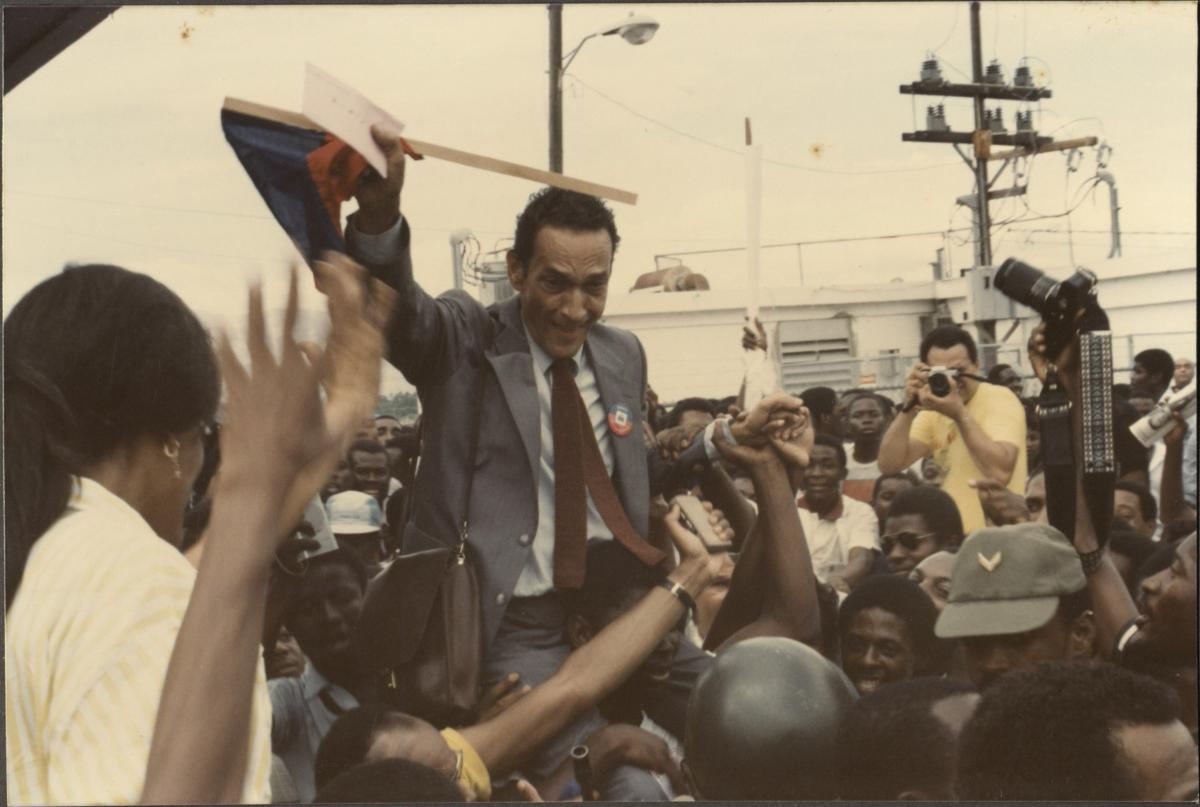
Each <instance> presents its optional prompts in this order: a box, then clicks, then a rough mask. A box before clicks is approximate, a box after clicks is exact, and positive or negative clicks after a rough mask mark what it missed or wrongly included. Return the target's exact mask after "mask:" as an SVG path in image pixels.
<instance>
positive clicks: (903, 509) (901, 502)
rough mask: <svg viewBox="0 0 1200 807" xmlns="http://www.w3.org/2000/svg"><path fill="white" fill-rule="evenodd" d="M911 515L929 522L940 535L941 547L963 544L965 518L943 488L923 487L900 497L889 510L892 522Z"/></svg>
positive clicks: (903, 492) (908, 491)
mask: <svg viewBox="0 0 1200 807" xmlns="http://www.w3.org/2000/svg"><path fill="white" fill-rule="evenodd" d="M909 515H918V516H921V517H922V518H924V519H925V525H926V526H927V527H929V529H930V530H932V531H933V532H935V533H937V542H938V546H939V547H944V546H946V545H952V546H957V545H959V544H961V543H962V540H963V537H964V533H963V522H962V515H961V514H960V513H959V512H958V505H956V504H955V503H954V499H953V497H951V496H950V494H949V493H947V492H946V491H944V490H942V489H941V488H938V487H934V486H933V485H920V486H918V487H915V488H909V489H908V490H902V491H900V492H899V493H897V494H896V498H894V499H892V508H891V509H890V510H888V518H895V517H896V516H909ZM880 527H883V525H882V524H881V525H880Z"/></svg>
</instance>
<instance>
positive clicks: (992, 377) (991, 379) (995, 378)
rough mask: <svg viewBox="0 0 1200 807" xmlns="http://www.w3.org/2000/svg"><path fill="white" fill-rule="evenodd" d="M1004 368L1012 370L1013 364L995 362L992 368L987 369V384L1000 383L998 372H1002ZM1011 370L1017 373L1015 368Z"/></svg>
mask: <svg viewBox="0 0 1200 807" xmlns="http://www.w3.org/2000/svg"><path fill="white" fill-rule="evenodd" d="M1005 370H1013V366H1012V365H1011V364H997V365H996V366H994V367H992V369H990V370H988V373H987V380H988V383H989V384H999V383H1000V374H1001V373H1003V372H1004V371H1005ZM1013 372H1014V373H1017V371H1016V370H1013ZM1017 375H1020V373H1017Z"/></svg>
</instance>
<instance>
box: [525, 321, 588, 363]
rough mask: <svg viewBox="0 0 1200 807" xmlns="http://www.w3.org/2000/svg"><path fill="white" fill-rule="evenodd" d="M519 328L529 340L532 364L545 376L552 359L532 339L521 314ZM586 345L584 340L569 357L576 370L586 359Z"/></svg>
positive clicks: (552, 361)
mask: <svg viewBox="0 0 1200 807" xmlns="http://www.w3.org/2000/svg"><path fill="white" fill-rule="evenodd" d="M521 329H522V330H523V331H525V340H526V341H527V342H529V352H530V354H531V355H532V356H533V366H534V367H536V368H537V371H538V372H539V373H541V375H542V377H543V378H545V377H546V373H547V372H548V371H549V370H550V365H551V364H553V363H554V359H552V358H550V355H549V354H548V353H546V351H544V350H542V346H541V345H539V344H538V343H537V342H536V341H534V339H533V337H531V336H530V335H529V328H527V327H526V326H525V317H523V316H522V317H521ZM586 345H587V342H586V341H585V342H584V344H583V346H581V347H580V348H579V350H577V351H575V355H574V356H572V357H571V358H572V359H574V360H575V368H576V371H578V370H582V369H583V368H584V362H586V361H587V355H586V351H585V350H584V347H586Z"/></svg>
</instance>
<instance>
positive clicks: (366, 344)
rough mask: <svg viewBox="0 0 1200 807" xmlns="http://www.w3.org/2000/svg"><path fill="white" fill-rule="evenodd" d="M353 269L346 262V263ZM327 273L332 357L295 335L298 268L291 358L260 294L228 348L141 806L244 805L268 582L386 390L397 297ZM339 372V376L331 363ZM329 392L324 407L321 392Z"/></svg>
mask: <svg viewBox="0 0 1200 807" xmlns="http://www.w3.org/2000/svg"><path fill="white" fill-rule="evenodd" d="M343 260H345V259H343ZM341 269H342V270H344V271H343V273H341V274H337V275H335V276H332V277H331V276H329V274H328V272H329V271H331V267H328V266H325V265H323V264H319V265H318V272H321V273H322V274H323V276H324V278H325V280H326V289H327V293H328V294H329V296H330V302H329V309H330V319H331V321H332V329H331V331H330V338H329V346H328V348H327V350H326V352H325V355H324V358H323V359H321V358H320V357H317V356H315V355H313V356H312V358H313V359H314V360H313V361H311V362H306V361H305V360H304V358H303V357H302V350H301V348H300V346H299V345H297V343H296V342H295V340H294V336H293V331H294V326H295V323H296V313H297V309H298V305H297V291H296V275H295V272H294V271H293V273H292V278H291V280H292V282H291V288H290V293H289V295H288V304H287V313H286V314H285V317H284V332H283V339H282V347H281V350H280V355H281V358H280V360H279V361H276V359H275V358H274V356H272V354H271V350H270V348H269V346H268V339H267V335H266V325H265V322H264V317H263V310H262V295H261V292H260V291H259V290H257V289H255V290H252V291H251V295H250V315H249V328H248V334H249V335H248V337H247V342H248V347H249V350H250V356H251V368H250V370H249V371H247V370H246V369H245V368H243V367H242V365H241V363H240V362H239V361H238V359H237V358H236V356H235V355H234V353H233V350H232V348H231V347H230V345H229V343H228V341H227V340H223V341H222V344H221V348H220V351H219V358H220V360H221V369H222V372H223V374H224V378H225V382H226V385H227V387H228V390H229V398H228V405H227V410H226V412H227V419H226V422H225V427H224V428H223V429H222V438H221V439H222V447H221V448H222V450H221V454H222V457H223V462H222V468H221V470H220V472H219V474H218V476H217V480H216V492H215V494H214V496H213V514H212V520H211V521H210V522H209V527H208V530H207V531H206V534H205V535H206V538H205V540H206V542H207V544H206V550H205V552H204V554H203V557H202V559H201V561H200V569H199V572H198V573H197V576H196V585H195V588H194V589H193V591H192V596H191V599H190V601H189V603H188V608H187V611H186V613H185V615H184V619H183V625H182V627H181V628H180V630H179V634H178V636H177V638H176V640H175V647H174V650H173V651H172V653H171V661H170V664H169V665H168V668H167V675H166V681H165V683H164V685H163V692H162V699H161V701H160V703H159V707H158V715H157V717H156V719H155V725H154V736H153V739H152V741H151V745H150V755H149V761H148V763H147V768H146V781H145V785H144V787H143V789H142V796H141V798H142V801H143V802H144V803H149V804H181V803H183V804H191V803H229V802H237V801H240V800H241V798H242V788H243V779H244V777H245V770H246V760H247V755H248V752H249V748H250V737H249V732H248V728H249V725H250V721H249V718H248V715H249V714H250V712H251V703H252V699H253V692H254V678H255V669H256V667H257V664H258V659H259V653H260V651H259V647H260V642H261V641H262V638H263V621H264V612H265V605H266V596H267V577H268V575H269V573H270V568H271V563H272V560H273V558H274V556H275V550H276V547H277V545H278V543H279V541H280V539H281V538H282V537H283V535H284V533H285V532H286V531H287V530H288V529H289V528H290V527H291V526H292V525H294V524H295V523H296V522H297V521H298V520H299V518H300V515H301V513H302V512H303V511H304V506H305V504H307V503H308V501H309V500H311V498H312V497H313V496H315V495H316V493H317V491H318V490H320V487H321V485H322V484H324V481H325V480H326V479H328V478H329V475H330V474H331V473H332V472H333V469H334V467H335V466H336V465H337V460H338V457H339V456H341V454H342V452H343V451H344V450H345V446H346V444H347V443H348V442H349V441H350V440H351V439H352V437H353V435H354V429H355V426H356V425H357V424H358V423H359V422H360V421H361V419H362V418H363V417H364V416H365V415H367V414H368V413H369V412H370V411H371V409H372V407H373V405H374V402H375V397H376V395H377V394H378V390H379V365H380V356H381V354H382V350H383V335H382V326H383V322H385V321H386V314H387V313H388V312H387V310H386V304H387V301H388V300H389V299H390V295H389V294H388V293H387V290H386V289H375V292H376V294H377V296H376V297H375V300H374V302H368V301H367V300H366V299H365V297H366V294H365V289H364V288H363V280H364V279H365V271H363V270H362V268H361V267H356V266H354V265H353V264H352V263H350V262H348V261H347V262H346V265H344V266H342V267H341ZM335 364H337V365H338V372H339V373H341V375H337V374H335V373H334V372H333V366H334V365H335ZM322 382H324V383H325V384H326V392H327V396H328V397H327V403H326V405H325V406H324V407H322V405H321V400H320V396H319V393H318V386H319V384H320V383H322Z"/></svg>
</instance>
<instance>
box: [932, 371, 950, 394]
mask: <svg viewBox="0 0 1200 807" xmlns="http://www.w3.org/2000/svg"><path fill="white" fill-rule="evenodd" d="M929 391H930V392H932V393H933V394H934V395H936V396H937V397H939V398H945V397H946V396H947V395H949V394H950V379H949V378H947V377H946V374H945V373H933V374H931V375H930V376H929Z"/></svg>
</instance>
